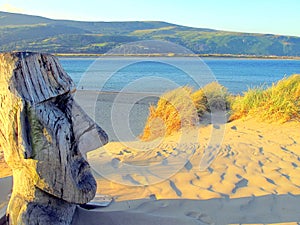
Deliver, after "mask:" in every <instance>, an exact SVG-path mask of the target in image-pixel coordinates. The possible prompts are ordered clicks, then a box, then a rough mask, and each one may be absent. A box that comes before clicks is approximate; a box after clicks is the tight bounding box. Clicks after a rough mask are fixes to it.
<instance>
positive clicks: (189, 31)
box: [0, 12, 300, 56]
mask: <svg viewBox="0 0 300 225" xmlns="http://www.w3.org/2000/svg"><path fill="white" fill-rule="evenodd" d="M143 40H165V41H170V42H173V43H176V44H179V45H181V46H183V47H185V48H188V49H189V50H191V51H192V52H194V53H196V54H234V55H256V56H269V55H275V56H300V37H292V36H282V35H270V34H248V33H237V32H225V31H218V30H212V29H201V28H192V27H185V26H179V25H176V24H171V23H166V22H159V21H143V22H141V21H136V22H79V21H69V20H52V19H47V18H43V17H39V16H30V15H23V14H15V13H6V12H0V51H42V52H50V53H97V54H103V53H106V52H107V51H109V50H111V49H113V48H115V47H117V46H120V45H122V44H125V43H131V42H135V41H143ZM169 52H170V50H169V51H168V52H166V53H169ZM153 53H155V52H153Z"/></svg>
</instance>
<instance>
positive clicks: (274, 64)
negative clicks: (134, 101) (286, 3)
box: [59, 57, 300, 94]
mask: <svg viewBox="0 0 300 225" xmlns="http://www.w3.org/2000/svg"><path fill="white" fill-rule="evenodd" d="M59 59H60V62H61V64H62V66H63V68H64V69H65V71H66V72H67V73H68V74H69V75H70V76H71V77H72V79H73V80H74V81H75V83H76V85H77V89H79V90H80V89H85V90H99V91H111V92H119V91H124V92H161V93H163V92H165V91H168V90H170V89H174V88H176V87H178V86H183V85H189V86H192V87H194V89H198V88H200V87H202V86H204V85H205V84H207V83H210V82H212V81H218V82H219V83H220V84H222V85H224V86H225V87H226V88H227V89H228V90H229V91H230V92H231V93H233V94H241V93H243V92H245V91H247V89H248V88H253V87H261V86H263V87H267V86H270V85H272V83H275V82H277V81H279V80H281V79H282V78H284V77H287V76H290V75H292V74H295V73H298V74H300V60H292V59H241V58H198V57H165V58H163V57H99V58H90V57H60V58H59Z"/></svg>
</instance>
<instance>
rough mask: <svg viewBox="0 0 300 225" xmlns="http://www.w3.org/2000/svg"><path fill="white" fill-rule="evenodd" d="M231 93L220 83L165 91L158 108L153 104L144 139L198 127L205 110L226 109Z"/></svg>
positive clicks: (142, 136) (143, 135)
mask: <svg viewBox="0 0 300 225" xmlns="http://www.w3.org/2000/svg"><path fill="white" fill-rule="evenodd" d="M227 95H228V94H227V90H226V89H225V88H224V87H223V86H221V85H220V84H218V83H217V82H213V83H211V84H208V85H206V86H205V87H203V88H201V89H200V90H198V91H196V92H194V93H193V91H192V88H190V87H187V86H185V87H180V88H177V89H175V90H172V91H170V92H167V93H165V94H163V95H162V96H161V97H160V99H159V101H158V103H157V106H156V107H155V106H150V109H149V116H148V119H147V121H146V125H145V128H144V131H143V134H142V135H141V139H142V140H152V139H155V138H157V137H163V136H165V135H170V134H171V133H173V132H175V131H178V130H179V129H180V128H182V127H191V126H194V125H195V124H197V122H198V121H199V119H200V118H201V116H202V115H203V114H204V113H205V112H210V111H215V110H220V109H222V110H223V109H225V108H226V105H228V104H227V103H226V97H225V96H227Z"/></svg>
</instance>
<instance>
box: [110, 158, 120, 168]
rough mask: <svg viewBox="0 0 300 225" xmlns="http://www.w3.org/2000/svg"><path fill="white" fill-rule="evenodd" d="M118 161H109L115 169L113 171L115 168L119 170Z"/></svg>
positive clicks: (116, 159) (114, 159) (115, 159)
mask: <svg viewBox="0 0 300 225" xmlns="http://www.w3.org/2000/svg"><path fill="white" fill-rule="evenodd" d="M120 161H121V160H120V159H118V158H113V159H112V160H111V166H112V167H113V168H115V169H117V168H119V167H120Z"/></svg>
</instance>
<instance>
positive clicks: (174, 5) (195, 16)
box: [0, 0, 300, 36]
mask: <svg viewBox="0 0 300 225" xmlns="http://www.w3.org/2000/svg"><path fill="white" fill-rule="evenodd" d="M0 10H2V11H11V12H22V13H25V14H33V15H39V16H45V17H49V18H54V19H72V20H85V21H87V20H88V21H137V20H159V21H166V22H170V23H176V24H180V25H186V26H192V27H201V28H213V29H219V30H228V31H242V32H252V33H272V34H285V35H295V36H300V0H47V1H43V0H0Z"/></svg>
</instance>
